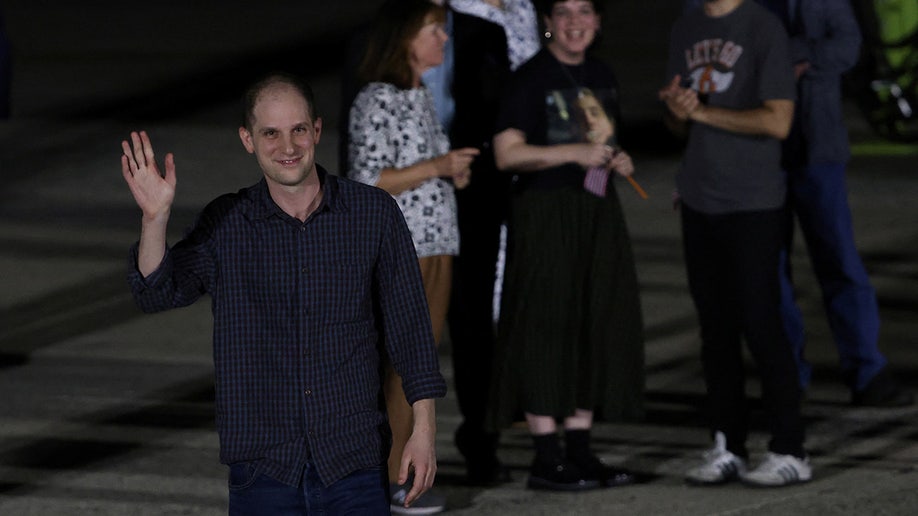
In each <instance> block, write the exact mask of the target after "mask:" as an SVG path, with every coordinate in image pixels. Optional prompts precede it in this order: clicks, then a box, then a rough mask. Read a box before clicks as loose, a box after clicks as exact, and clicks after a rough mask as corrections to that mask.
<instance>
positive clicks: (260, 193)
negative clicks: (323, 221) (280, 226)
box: [252, 163, 347, 219]
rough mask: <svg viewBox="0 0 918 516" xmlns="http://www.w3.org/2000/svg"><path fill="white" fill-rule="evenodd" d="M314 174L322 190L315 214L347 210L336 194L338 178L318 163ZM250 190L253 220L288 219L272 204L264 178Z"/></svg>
mask: <svg viewBox="0 0 918 516" xmlns="http://www.w3.org/2000/svg"><path fill="white" fill-rule="evenodd" d="M316 173H317V174H318V176H319V184H320V185H321V189H322V202H321V204H319V207H318V208H317V209H316V211H315V213H320V212H322V211H325V210H329V211H332V212H336V211H339V210H345V209H347V207H346V205H345V203H344V202H343V201H342V199H341V196H340V195H339V194H338V192H339V186H338V178H337V177H336V176H334V175H332V174H330V173H329V172H328V171H327V170H325V168H323V167H322V166H321V165H319V164H318V163H317V164H316ZM252 190H253V191H252V194H253V197H254V198H253V200H254V201H255V208H254V210H255V211H254V213H253V215H254V216H255V218H261V219H266V218H269V217H271V216H272V215H276V216H278V217H281V218H286V217H289V215H287V214H286V213H284V211H283V210H281V209H280V207H279V206H278V205H277V203H275V202H274V199H272V198H271V194H270V192H268V181H267V180H266V179H265V178H264V177H262V178H261V181H259V182H258V183H257V184H256V185H255V186H254V187H253V189H252Z"/></svg>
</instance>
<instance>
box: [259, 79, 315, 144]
mask: <svg viewBox="0 0 918 516" xmlns="http://www.w3.org/2000/svg"><path fill="white" fill-rule="evenodd" d="M278 85H286V86H289V87H291V88H293V89H294V90H296V91H297V92H298V93H299V94H300V95H301V96H302V97H303V99H304V100H305V101H306V108H307V109H308V110H309V118H310V120H312V121H313V122H315V121H316V119H318V118H319V115H318V113H316V99H315V95H314V94H313V93H312V88H311V87H310V86H309V84H307V83H306V81H304V80H303V79H301V78H300V77H298V76H296V75H293V74H291V73H287V72H272V73H270V74H268V75H266V76H264V77H263V78H262V79H259V80H258V81H257V82H255V83H254V84H252V85H251V86H249V88H248V89H247V90H246V91H245V95H244V96H243V98H242V103H243V119H242V125H243V126H244V127H245V128H246V129H248V130H249V131H251V130H252V126H253V125H254V124H255V104H256V103H257V102H258V97H259V96H260V95H261V93H262V92H263V91H265V90H267V89H269V88H272V87H274V86H278Z"/></svg>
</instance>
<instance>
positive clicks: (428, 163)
mask: <svg viewBox="0 0 918 516" xmlns="http://www.w3.org/2000/svg"><path fill="white" fill-rule="evenodd" d="M478 154H479V151H478V149H476V148H474V147H465V148H462V149H454V150H451V151H449V152H447V153H446V154H443V155H441V156H437V157H436V158H431V159H427V160H424V161H419V162H417V163H415V164H414V165H410V166H407V167H404V168H398V169H396V168H385V169H383V170H382V171H380V173H379V181H378V182H377V183H376V186H377V187H379V188H382V189H383V190H385V191H387V192H389V193H390V194H392V195H398V194H399V193H401V192H404V191H405V190H410V189H412V188H417V187H418V186H420V185H421V183H423V182H424V181H427V180H428V179H432V178H435V177H448V178H450V179H452V180H453V184H454V185H455V186H456V188H459V189H462V188H464V187H465V186H466V185H468V183H469V167H470V166H471V164H472V161H473V160H474V159H475V156H478Z"/></svg>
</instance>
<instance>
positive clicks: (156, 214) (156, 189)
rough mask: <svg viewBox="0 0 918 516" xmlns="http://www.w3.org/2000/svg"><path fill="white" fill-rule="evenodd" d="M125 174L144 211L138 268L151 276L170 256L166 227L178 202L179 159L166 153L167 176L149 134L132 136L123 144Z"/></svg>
mask: <svg viewBox="0 0 918 516" xmlns="http://www.w3.org/2000/svg"><path fill="white" fill-rule="evenodd" d="M121 149H122V150H123V152H124V154H123V155H122V156H121V174H122V175H123V176H124V180H125V181H126V182H127V184H128V188H130V190H131V194H132V195H133V196H134V201H135V202H136V203H137V206H139V207H140V210H141V211H142V212H143V217H142V218H141V228H140V245H139V247H138V254H137V269H138V270H139V271H140V273H141V274H142V275H143V276H144V277H147V276H149V275H150V274H151V273H153V271H155V270H156V269H157V268H158V267H159V265H160V263H162V260H163V256H164V255H165V253H166V226H167V225H168V222H169V214H170V213H171V211H172V202H173V200H174V199H175V184H176V179H175V159H174V157H173V155H172V153H169V154H166V159H165V172H166V173H165V174H162V173H161V172H160V171H159V167H158V166H157V165H156V161H155V154H154V153H153V146H152V145H151V144H150V138H149V136H148V135H147V133H146V132H145V131H140V132H139V133H136V132H132V133H131V142H130V143H128V142H127V141H126V140H125V141H122V142H121Z"/></svg>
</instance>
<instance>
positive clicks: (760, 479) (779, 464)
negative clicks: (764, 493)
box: [740, 452, 813, 487]
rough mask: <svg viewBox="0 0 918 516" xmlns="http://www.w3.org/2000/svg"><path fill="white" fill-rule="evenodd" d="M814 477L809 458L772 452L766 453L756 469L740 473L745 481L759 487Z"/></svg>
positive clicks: (799, 481) (775, 485) (776, 485)
mask: <svg viewBox="0 0 918 516" xmlns="http://www.w3.org/2000/svg"><path fill="white" fill-rule="evenodd" d="M812 477H813V468H811V467H810V461H808V460H807V459H798V458H797V457H794V456H793V455H778V454H777V453H771V452H768V453H767V454H765V460H763V461H762V463H761V464H759V465H758V467H756V468H755V469H754V470H752V471H750V472H748V473H746V474H741V475H740V478H742V480H743V482H744V483H746V484H749V485H753V486H759V487H781V486H789V485H793V484H800V483H802V482H808V481H809V480H810V478H812Z"/></svg>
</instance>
